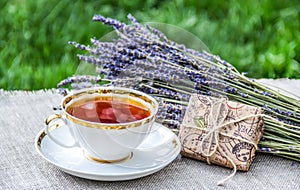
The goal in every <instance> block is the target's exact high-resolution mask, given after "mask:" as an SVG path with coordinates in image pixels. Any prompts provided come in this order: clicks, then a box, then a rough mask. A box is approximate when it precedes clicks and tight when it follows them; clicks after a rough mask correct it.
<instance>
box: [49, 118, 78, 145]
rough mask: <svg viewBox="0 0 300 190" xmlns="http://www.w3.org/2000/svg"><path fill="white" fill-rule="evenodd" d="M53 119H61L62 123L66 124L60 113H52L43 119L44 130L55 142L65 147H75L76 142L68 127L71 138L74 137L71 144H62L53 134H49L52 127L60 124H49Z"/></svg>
mask: <svg viewBox="0 0 300 190" xmlns="http://www.w3.org/2000/svg"><path fill="white" fill-rule="evenodd" d="M54 120H61V121H62V122H63V123H64V125H66V121H65V119H64V118H63V117H62V116H61V115H60V114H53V115H50V116H49V117H48V118H47V119H46V120H45V131H46V134H47V135H48V136H49V138H50V139H51V140H52V141H53V142H55V143H56V144H58V145H60V146H62V147H65V148H73V147H77V146H78V144H77V142H76V140H75V138H74V136H73V134H72V132H71V131H70V128H69V127H68V130H69V133H70V134H71V136H72V138H73V139H74V143H72V144H71V145H67V144H64V143H62V142H61V141H59V140H57V138H55V137H54V136H53V135H51V130H52V129H53V128H58V127H60V126H61V124H58V123H56V124H53V125H50V124H51V123H52V121H54Z"/></svg>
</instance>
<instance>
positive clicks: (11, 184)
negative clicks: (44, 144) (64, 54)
mask: <svg viewBox="0 0 300 190" xmlns="http://www.w3.org/2000/svg"><path fill="white" fill-rule="evenodd" d="M259 81H261V82H263V83H265V84H269V85H272V86H274V87H280V88H282V89H286V90H288V91H290V92H293V93H295V94H299V92H300V80H288V79H277V80H268V79H261V80H259ZM61 98H62V97H61V96H60V95H58V94H56V92H55V90H39V91H34V92H27V91H11V92H8V91H4V90H0V106H1V109H0V129H1V130H0V140H1V142H0V189H245V190H246V189H249V190H250V189H251V190H255V189H259V190H265V189H280V190H283V189H300V163H298V162H294V161H291V160H287V159H284V158H280V157H276V156H272V155H266V154H257V155H256V158H255V160H254V162H253V163H252V166H251V169H250V171H248V172H237V174H236V175H235V176H234V177H233V178H232V179H231V180H230V181H228V182H227V183H226V184H225V186H217V185H216V183H217V181H219V180H221V179H223V178H224V177H226V176H228V175H229V174H230V173H231V172H232V171H231V170H230V169H228V168H223V167H219V166H215V165H208V164H206V163H204V162H200V161H196V160H193V159H189V158H184V157H181V158H178V159H176V160H174V161H173V162H172V163H171V164H170V165H168V166H167V167H165V168H164V169H162V170H161V171H159V172H157V173H155V174H152V175H150V176H147V177H143V178H140V179H135V180H129V181H120V182H103V181H93V180H87V179H82V178H79V177H75V176H72V175H69V174H67V173H64V172H62V171H60V170H59V169H57V168H56V167H54V166H53V165H51V164H50V163H48V162H47V161H45V160H44V159H42V158H41V157H40V155H38V153H37V151H36V150H35V148H34V139H35V136H36V135H37V133H38V132H39V131H40V130H41V129H42V128H43V127H44V120H45V118H46V117H47V116H48V115H50V114H52V113H53V112H54V111H53V110H52V108H53V106H56V105H59V102H60V100H61Z"/></svg>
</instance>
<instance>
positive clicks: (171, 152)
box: [35, 123, 181, 181]
mask: <svg viewBox="0 0 300 190" xmlns="http://www.w3.org/2000/svg"><path fill="white" fill-rule="evenodd" d="M52 134H53V135H54V136H55V135H56V136H57V137H58V138H59V139H62V140H64V141H65V142H72V141H73V140H72V137H71V136H70V135H69V133H68V129H67V126H61V127H58V128H54V129H53V131H52ZM35 148H36V150H37V151H38V153H39V154H40V155H41V156H42V157H43V158H44V159H45V160H46V161H48V162H49V163H51V164H53V165H54V166H56V167H57V168H59V169H60V170H62V171H64V172H66V173H68V174H71V175H74V176H78V177H81V178H86V179H92V180H100V181H122V180H130V179H136V178H140V177H144V176H147V175H150V174H153V173H155V172H157V171H159V170H161V169H163V168H164V167H166V166H167V165H168V164H170V163H171V162H172V161H173V160H174V159H175V158H176V157H177V156H178V154H179V153H180V149H181V146H180V142H179V139H178V137H177V136H176V135H175V134H174V133H173V132H172V131H171V130H170V129H168V128H166V127H164V126H162V125H161V124H158V123H154V126H153V130H152V131H151V132H150V134H149V135H148V137H147V138H146V139H145V140H144V141H143V143H142V144H141V145H140V146H139V147H138V148H137V149H135V150H134V151H133V152H132V156H131V158H130V159H128V160H127V161H124V162H120V163H100V162H96V161H93V160H90V159H88V158H87V157H85V156H84V154H83V150H82V149H81V148H77V147H75V148H64V147H61V146H59V145H57V144H56V143H54V142H53V141H52V140H51V139H50V138H49V137H48V136H47V134H46V132H45V130H44V129H43V130H41V131H40V132H39V133H38V135H37V136H36V138H35Z"/></svg>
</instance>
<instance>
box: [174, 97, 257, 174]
mask: <svg viewBox="0 0 300 190" xmlns="http://www.w3.org/2000/svg"><path fill="white" fill-rule="evenodd" d="M216 101H218V99H217V98H213V97H209V96H204V95H199V94H192V95H191V98H190V101H189V104H188V107H187V110H186V113H185V116H184V119H183V122H182V125H181V127H180V131H179V138H180V141H181V144H182V151H181V153H182V155H183V156H187V157H190V158H194V159H198V160H202V161H207V157H205V156H204V155H203V154H202V153H203V152H201V148H200V145H202V144H201V142H202V140H203V137H204V136H205V135H206V134H207V133H208V131H209V130H210V129H212V127H214V125H213V122H212V121H211V119H210V118H211V116H210V114H211V115H213V114H214V113H216V112H217V110H212V109H213V107H214V106H213V105H215V104H214V102H216ZM224 106H226V110H227V111H226V112H222V111H223V110H221V113H220V114H226V115H225V117H224V118H225V120H224V122H223V123H228V122H231V121H237V120H238V119H241V118H244V117H246V116H249V115H257V114H260V113H261V111H262V110H261V109H260V108H257V107H253V106H249V105H245V104H241V103H237V102H232V101H226V100H224ZM195 119H196V121H195ZM262 131H263V119H262V117H259V116H255V117H249V118H247V119H244V120H242V121H239V122H235V123H232V124H228V125H226V126H224V127H222V128H221V129H220V130H219V137H218V139H219V141H218V143H212V145H211V148H212V149H213V148H215V147H214V146H218V148H217V151H216V152H215V153H214V154H213V155H212V156H210V157H209V162H210V163H213V164H217V165H221V166H225V167H229V168H233V164H232V163H231V162H230V161H229V160H228V159H227V158H226V156H224V153H225V154H226V155H227V156H228V157H229V158H230V159H231V160H232V161H233V162H234V164H235V165H236V166H237V169H238V170H242V171H248V170H249V168H250V165H251V163H252V161H253V159H254V156H255V150H256V149H255V146H254V145H253V144H251V143H249V142H253V143H254V144H256V145H257V144H258V142H259V140H260V138H261V136H262ZM222 134H224V135H222ZM206 148H207V147H206ZM219 148H220V149H222V150H223V151H222V152H221V151H219ZM202 150H205V149H202Z"/></svg>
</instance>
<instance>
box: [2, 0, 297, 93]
mask: <svg viewBox="0 0 300 190" xmlns="http://www.w3.org/2000/svg"><path fill="white" fill-rule="evenodd" d="M0 7H1V11H0V17H1V19H0V26H1V30H0V88H4V89H24V90H32V89H41V88H52V87H55V86H56V84H57V83H58V82H59V81H60V80H62V79H64V78H66V77H68V76H71V75H73V74H74V73H75V72H76V69H77V66H78V64H79V61H78V59H77V57H76V54H77V53H79V52H80V51H78V50H76V49H75V48H73V47H71V46H69V45H68V44H67V42H68V41H71V40H72V41H77V42H80V43H83V44H89V43H90V38H92V37H94V36H96V37H97V38H100V37H101V36H103V35H104V34H106V33H108V32H109V31H111V30H112V29H111V28H110V27H107V26H104V25H102V24H100V23H93V22H91V19H92V17H93V15H94V14H102V15H104V16H107V17H112V18H116V19H119V20H122V21H127V19H126V15H127V14H128V13H132V14H133V15H134V16H135V17H136V18H137V19H138V20H139V21H140V22H152V21H154V22H162V23H169V24H173V25H176V26H179V27H182V28H184V29H186V30H188V31H190V32H192V33H193V34H195V35H196V36H198V37H199V38H200V39H201V40H202V41H203V42H204V43H205V44H206V45H207V46H208V47H209V49H210V51H211V52H212V53H214V54H218V55H220V56H221V57H222V58H223V59H225V60H227V61H228V62H230V63H232V64H233V65H234V66H235V67H236V68H237V69H238V70H239V71H241V72H247V73H248V76H249V77H253V78H281V77H289V78H300V63H299V62H300V4H299V3H298V2H297V1H289V0H282V1H281V0H275V1H273V0H253V1H238V0H230V1H227V2H225V1H224V2H223V1H219V0H201V1H199V3H198V0H191V1H183V0H176V1H173V2H172V1H168V0H145V1H139V0H131V1H128V0H121V1H118V3H117V1H116V2H112V1H110V0H103V1H83V0H81V1H74V2H73V1H67V0H39V1H36V0H26V1H23V0H4V1H1V2H0Z"/></svg>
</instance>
